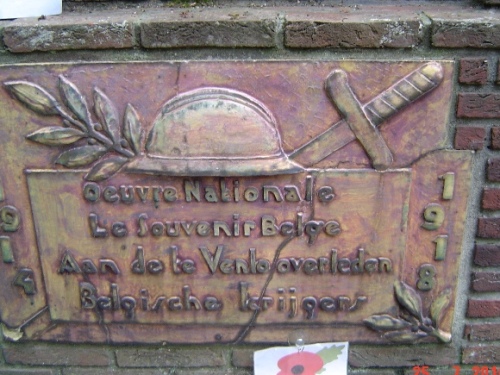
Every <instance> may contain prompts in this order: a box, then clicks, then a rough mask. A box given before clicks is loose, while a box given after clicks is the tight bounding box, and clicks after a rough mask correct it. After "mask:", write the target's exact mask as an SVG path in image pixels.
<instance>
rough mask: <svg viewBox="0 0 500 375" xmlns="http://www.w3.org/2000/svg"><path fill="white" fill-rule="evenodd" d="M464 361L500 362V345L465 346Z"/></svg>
mask: <svg viewBox="0 0 500 375" xmlns="http://www.w3.org/2000/svg"><path fill="white" fill-rule="evenodd" d="M462 363H466V364H469V363H500V345H491V346H472V347H469V348H465V349H464V350H463V353H462Z"/></svg>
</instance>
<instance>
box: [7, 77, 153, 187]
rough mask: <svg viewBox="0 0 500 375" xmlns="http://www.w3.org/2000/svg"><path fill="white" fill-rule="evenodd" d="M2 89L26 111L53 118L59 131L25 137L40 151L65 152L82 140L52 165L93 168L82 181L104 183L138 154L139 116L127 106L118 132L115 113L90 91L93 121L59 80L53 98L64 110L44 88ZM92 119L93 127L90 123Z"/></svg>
mask: <svg viewBox="0 0 500 375" xmlns="http://www.w3.org/2000/svg"><path fill="white" fill-rule="evenodd" d="M4 85H5V87H6V88H7V89H8V91H9V92H10V93H11V94H12V95H13V96H14V98H15V99H17V100H19V101H20V102H21V103H22V104H24V105H25V106H26V107H27V108H28V109H30V110H31V111H33V112H35V113H37V114H40V115H44V116H59V117H61V119H62V126H48V127H44V128H42V129H40V130H37V131H35V132H33V133H31V134H28V135H27V136H26V138H27V139H29V140H30V141H33V142H37V143H40V144H43V145H46V146H66V145H73V144H75V143H76V142H78V141H80V140H83V139H86V140H87V144H86V145H82V146H77V147H74V148H71V149H69V150H66V151H63V152H62V153H61V154H60V155H59V156H58V158H57V159H56V161H55V164H60V165H62V166H64V167H66V168H78V167H84V166H88V165H91V164H93V163H95V164H94V165H93V166H92V168H91V169H90V171H89V172H88V173H87V174H86V175H85V177H84V178H85V179H86V180H88V181H101V180H105V179H107V178H109V177H111V176H113V175H114V174H115V173H117V172H118V171H119V170H120V169H121V168H122V167H124V166H125V165H126V164H127V163H128V162H129V161H130V160H132V159H133V158H134V157H136V156H137V155H139V154H140V148H141V143H142V141H143V139H144V131H143V130H142V127H141V123H140V120H139V116H138V114H137V111H136V110H135V108H134V107H133V106H132V105H131V104H130V103H128V104H127V107H126V109H125V114H124V116H123V123H122V126H120V120H119V116H118V111H117V109H116V107H115V106H114V104H113V103H112V101H111V100H110V99H109V98H108V97H107V96H106V95H105V94H104V93H103V92H102V91H101V90H100V89H99V88H97V87H95V88H94V90H93V100H94V103H93V104H94V105H93V109H94V116H92V114H91V112H90V109H89V105H88V104H87V100H86V99H85V97H84V96H83V95H82V94H81V93H80V91H79V90H78V88H77V87H76V86H75V85H74V84H73V83H72V82H71V81H69V80H68V79H67V78H66V77H64V76H63V75H60V76H59V92H60V97H61V98H62V102H63V104H64V106H63V105H62V104H61V103H60V102H59V101H57V99H56V98H55V97H54V96H52V95H51V94H50V93H49V92H47V91H46V90H45V89H44V88H42V87H41V86H39V85H36V84H34V83H32V82H28V81H8V82H4ZM94 118H95V119H96V121H94Z"/></svg>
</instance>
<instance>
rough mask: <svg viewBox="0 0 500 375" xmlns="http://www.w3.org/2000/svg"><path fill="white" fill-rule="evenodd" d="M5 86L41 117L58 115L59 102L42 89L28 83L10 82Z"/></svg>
mask: <svg viewBox="0 0 500 375" xmlns="http://www.w3.org/2000/svg"><path fill="white" fill-rule="evenodd" d="M4 85H5V86H6V88H7V89H8V90H9V91H10V93H11V94H12V95H14V97H15V98H16V99H17V100H19V101H20V102H21V103H23V104H24V105H25V106H26V107H28V108H29V109H31V110H32V111H33V112H36V113H38V114H41V115H45V116H49V115H57V114H58V113H59V112H58V111H57V107H58V106H59V104H58V103H57V100H56V99H55V98H54V97H53V96H52V95H50V94H49V93H48V92H47V91H45V89H43V88H42V87H40V86H38V85H36V84H34V83H31V82H27V81H9V82H5V83H4Z"/></svg>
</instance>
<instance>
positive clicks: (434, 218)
mask: <svg viewBox="0 0 500 375" xmlns="http://www.w3.org/2000/svg"><path fill="white" fill-rule="evenodd" d="M424 220H425V222H424V223H423V224H422V227H423V228H424V229H427V230H436V229H438V228H439V227H440V226H441V225H443V222H444V209H443V207H442V206H441V205H439V204H437V203H430V204H428V205H427V206H425V209H424Z"/></svg>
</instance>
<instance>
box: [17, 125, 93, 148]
mask: <svg viewBox="0 0 500 375" xmlns="http://www.w3.org/2000/svg"><path fill="white" fill-rule="evenodd" d="M83 137H85V133H83V132H81V131H80V130H77V129H73V128H63V127H60V126H48V127H45V128H42V129H40V130H37V131H35V132H33V133H31V134H28V135H27V136H26V138H28V139H29V140H30V141H33V142H37V143H41V144H43V145H48V146H61V145H69V144H72V143H75V142H76V141H78V140H80V139H82V138H83Z"/></svg>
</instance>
